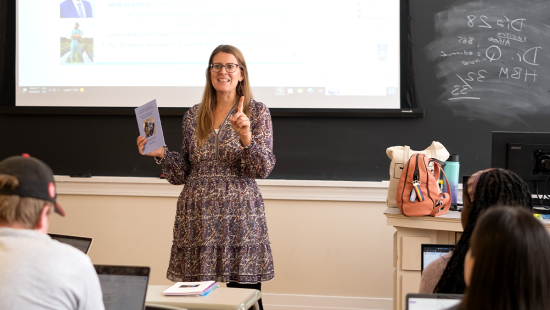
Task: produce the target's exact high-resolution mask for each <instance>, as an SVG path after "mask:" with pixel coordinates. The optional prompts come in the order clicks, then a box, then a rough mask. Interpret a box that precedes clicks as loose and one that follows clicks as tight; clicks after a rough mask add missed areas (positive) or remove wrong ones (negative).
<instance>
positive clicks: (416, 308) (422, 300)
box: [406, 294, 464, 310]
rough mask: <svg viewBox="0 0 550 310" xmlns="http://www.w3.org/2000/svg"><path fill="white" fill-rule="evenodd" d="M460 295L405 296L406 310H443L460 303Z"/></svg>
mask: <svg viewBox="0 0 550 310" xmlns="http://www.w3.org/2000/svg"><path fill="white" fill-rule="evenodd" d="M463 296H464V295H462V294H407V300H406V305H407V307H406V310H443V309H448V308H450V307H452V306H455V305H457V304H459V303H460V301H461V300H462V297H463Z"/></svg>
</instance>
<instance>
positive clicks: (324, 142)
mask: <svg viewBox="0 0 550 310" xmlns="http://www.w3.org/2000/svg"><path fill="white" fill-rule="evenodd" d="M11 2H12V1H6V2H4V3H11ZM547 4H548V1H544V2H543V1H541V2H526V1H498V2H497V1H493V2H489V1H479V2H470V3H468V2H464V1H451V0H414V1H411V2H410V8H409V14H410V23H411V24H410V28H411V30H410V33H409V34H408V36H409V37H410V40H411V46H412V48H411V51H412V60H411V63H410V64H409V65H410V66H411V67H412V68H413V69H414V75H413V76H412V78H413V79H414V83H415V88H416V94H415V96H416V99H417V100H418V102H419V103H420V105H421V107H422V108H424V110H425V117H424V118H402V119H395V118H347V117H286V116H285V117H283V116H274V117H273V126H274V152H275V156H276V158H277V163H276V165H275V169H274V170H273V172H272V174H271V175H270V176H269V178H272V179H295V180H350V181H381V180H388V179H389V165H390V160H389V159H388V158H387V157H386V154H385V150H386V148H387V147H389V146H393V145H405V144H406V145H410V146H411V147H412V148H413V149H424V148H426V147H427V146H429V145H430V143H431V142H432V141H433V140H435V141H440V142H441V143H443V144H444V145H445V146H446V147H447V149H448V150H449V152H451V153H458V154H460V164H461V174H463V175H468V174H472V173H473V172H475V171H477V170H480V169H483V168H486V167H489V166H490V158H491V133H492V131H496V130H498V131H507V130H509V131H550V130H549V128H550V127H549V126H548V121H547V120H548V118H549V116H550V109H548V108H547V106H548V104H549V102H548V85H550V84H549V83H547V82H545V81H546V79H547V77H548V72H547V71H548V70H550V69H548V68H550V67H549V66H548V52H549V48H548V46H547V45H545V44H546V40H547V38H548V36H549V34H550V28H549V27H548V26H547V25H549V24H550V20H548V18H550V14H547V13H544V12H547ZM7 5H8V6H9V5H11V4H7ZM461 8H464V9H465V10H466V11H465V12H464V14H462V13H459V11H457V10H459V9H461ZM6 11H7V13H5V16H7V19H6V20H7V21H6V22H5V25H4V24H3V25H2V26H5V33H6V37H5V38H4V40H5V42H6V44H3V45H2V46H4V47H5V49H4V50H2V53H1V54H0V55H3V57H2V58H0V60H1V61H2V66H0V68H2V69H0V74H1V79H0V81H1V88H0V104H1V105H10V104H11V105H13V100H15V98H14V89H15V84H14V76H15V71H14V67H13V63H14V61H13V60H14V59H15V47H14V42H15V40H14V36H15V28H14V20H13V19H14V18H13V16H15V12H14V7H13V8H8V10H5V11H4V12H6ZM0 12H1V10H0ZM504 13H505V14H504ZM503 14H504V15H506V16H507V17H508V18H509V19H510V20H516V19H522V18H524V19H525V21H524V22H523V26H522V27H523V28H522V33H528V34H527V35H523V34H518V35H521V36H522V37H523V36H525V37H527V39H526V42H521V43H524V44H522V45H519V44H517V43H518V41H514V42H512V41H510V43H511V45H510V46H504V45H499V47H500V48H501V50H502V57H501V59H499V60H494V61H488V60H485V61H483V62H481V63H475V64H472V65H468V66H464V65H462V64H461V61H469V60H474V59H476V58H475V57H473V55H460V54H456V55H453V56H447V57H441V56H440V55H442V54H441V51H443V52H444V53H446V54H450V53H453V52H457V51H461V50H462V51H464V50H472V52H474V50H475V52H478V50H477V49H480V51H483V49H482V46H484V47H485V48H486V49H487V48H488V47H489V46H492V45H498V43H495V42H490V41H487V42H484V44H483V45H482V44H480V47H479V48H478V47H477V41H480V40H483V39H484V38H485V40H487V38H489V37H490V36H493V37H495V39H496V37H497V35H498V33H499V32H503V31H502V29H501V30H497V29H496V28H494V29H492V30H491V29H489V30H490V31H493V32H487V31H488V29H485V28H483V27H478V26H480V25H483V24H481V22H482V19H481V15H484V16H487V19H485V20H486V21H487V22H489V23H490V24H491V25H493V27H495V26H494V25H495V23H496V22H497V19H499V18H501V19H502V15H503ZM0 15H2V14H1V13H0ZM468 15H475V16H476V19H475V27H469V26H468V17H467V16H468ZM544 16H548V18H546V19H545V17H544ZM1 18H2V17H1V16H0V19H1ZM516 25H517V22H516V24H515V25H514V26H516ZM1 30H2V29H1V28H0V31H1ZM503 33H511V34H514V33H515V32H514V31H512V30H508V29H506V30H505V31H504V32H503ZM535 34H538V35H535ZM453 36H455V37H456V38H455V40H456V42H452V40H451V39H453ZM458 36H461V37H465V38H466V39H465V40H466V44H464V43H460V41H459V38H458ZM470 37H473V38H475V40H477V41H476V44H468V41H469V38H470ZM507 39H508V38H507ZM497 40H498V39H497ZM472 42H473V41H472ZM536 42H540V44H539V45H536ZM0 43H2V42H0ZM455 45H456V48H454V47H453V46H455ZM469 45H471V46H472V47H469ZM534 46H540V47H541V48H540V49H538V50H537V59H536V62H537V64H539V65H538V66H534V65H529V64H528V63H526V62H525V61H524V60H523V59H522V62H519V60H518V59H512V57H517V55H516V54H515V53H513V52H515V51H516V50H513V49H512V47H514V48H515V47H517V48H518V51H519V53H520V54H521V51H527V49H529V48H531V47H534ZM491 51H492V50H491ZM320 52H322V51H320ZM476 55H477V54H476ZM490 55H491V54H490ZM530 55H531V54H528V55H527V56H526V60H528V62H533V60H532V59H531V58H529V56H530ZM476 57H481V56H476ZM485 57H487V56H485ZM334 61H337V60H334ZM500 66H506V67H507V68H508V78H507V79H506V78H504V77H503V76H502V75H501V76H500V77H498V75H499V73H500V69H499V67H500ZM514 67H521V68H523V69H524V70H527V69H529V72H528V73H531V72H532V71H531V70H536V74H537V76H536V81H532V80H530V79H531V78H532V77H531V76H528V80H527V82H525V81H524V79H525V75H524V73H525V72H526V71H522V79H515V78H513V77H512V74H514V73H515V71H514ZM535 67H536V68H535ZM533 68H535V69H533ZM365 70H367V69H365ZM472 70H475V72H476V74H478V71H479V70H486V71H487V74H485V79H484V80H483V82H478V81H477V78H478V77H479V76H478V75H476V76H473V75H468V73H469V72H474V71H472ZM361 73H365V72H361ZM456 74H458V75H460V76H461V77H462V78H463V79H465V80H466V82H469V85H470V86H471V87H472V88H473V90H472V89H469V88H467V89H466V91H465V92H466V94H460V96H468V97H470V96H471V97H479V98H480V99H479V100H474V99H472V100H469V101H468V100H462V101H461V100H449V98H452V97H453V95H452V92H453V90H454V89H455V88H454V85H458V84H457V83H459V82H461V80H460V79H458V77H457V76H456ZM482 74H483V72H482ZM470 77H471V79H474V80H475V82H474V81H469V80H467V79H469V78H470ZM470 83H471V84H470ZM460 85H463V84H460ZM459 89H460V91H463V88H459ZM257 99H258V100H260V101H261V100H262V98H257ZM182 100H185V98H182ZM144 102H146V100H144ZM182 115H183V111H182ZM182 115H179V116H176V115H168V116H161V119H162V125H163V129H164V133H165V138H166V143H167V145H168V147H169V148H170V149H172V150H177V149H179V148H180V144H181V140H182V134H181V118H182ZM0 128H1V130H0V158H4V157H7V156H10V155H15V154H20V153H23V152H27V153H30V154H31V155H34V156H36V157H38V158H41V159H43V160H44V161H46V162H47V163H48V164H50V165H51V166H52V168H53V170H54V172H55V173H56V174H60V175H67V174H72V173H88V172H90V173H91V174H92V175H95V176H139V177H152V176H158V175H159V174H160V173H161V170H160V167H159V166H158V165H156V164H155V163H154V161H153V160H152V159H151V158H148V157H144V156H141V155H139V154H138V152H137V148H136V146H135V140H136V137H137V135H138V131H137V126H136V123H135V119H134V117H133V116H132V115H56V114H40V113H38V114H0Z"/></svg>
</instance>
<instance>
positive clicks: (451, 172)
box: [443, 154, 460, 206]
mask: <svg viewBox="0 0 550 310" xmlns="http://www.w3.org/2000/svg"><path fill="white" fill-rule="evenodd" d="M443 171H445V174H446V175H447V180H448V181H449V186H450V187H451V190H450V191H449V192H450V193H451V204H452V205H455V206H456V199H457V198H458V174H459V171H460V163H459V162H458V154H452V155H451V156H449V159H447V161H446V162H445V168H443ZM443 192H447V182H445V180H443Z"/></svg>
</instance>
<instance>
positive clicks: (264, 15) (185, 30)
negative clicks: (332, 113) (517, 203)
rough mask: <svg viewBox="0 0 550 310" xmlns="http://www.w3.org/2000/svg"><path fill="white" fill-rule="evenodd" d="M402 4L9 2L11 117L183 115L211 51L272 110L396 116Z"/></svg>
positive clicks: (375, 0)
mask: <svg viewBox="0 0 550 310" xmlns="http://www.w3.org/2000/svg"><path fill="white" fill-rule="evenodd" d="M399 40H400V38H399V0H384V1H379V0H353V1H349V0H330V1H328V0H327V1H307V0H298V1H296V0H293V1H288V0H280V1H276V2H274V1H263V0H234V1H225V0H224V1H221V0H201V1H194V0H193V1H186V0H158V1H155V0H149V1H141V0H113V1H111V0H101V1H99V0H55V1H38V0H18V3H17V89H16V91H17V103H16V104H17V105H18V106H62V107H69V106H71V107H137V106H140V105H142V104H144V103H146V102H149V101H151V100H152V99H157V103H158V105H159V107H191V106H193V105H195V104H196V103H198V102H199V101H200V100H201V96H202V92H203V89H204V85H205V72H206V70H207V67H208V63H207V62H208V58H209V56H210V53H211V52H212V50H213V49H214V48H215V47H216V46H218V45H220V44H231V45H234V46H236V47H238V48H239V49H240V50H241V51H242V52H243V54H244V56H245V58H246V61H247V67H248V72H249V79H250V83H251V85H252V86H253V92H254V98H255V99H256V100H258V101H262V102H264V103H265V104H267V106H268V107H270V108H336V109H342V108H344V109H345V108H355V109H357V108H360V109H394V108H395V109H398V108H400V84H399V82H400V77H399V75H400V71H399V68H400V55H399V48H400V47H399Z"/></svg>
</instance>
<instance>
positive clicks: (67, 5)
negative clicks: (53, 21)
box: [59, 0, 94, 18]
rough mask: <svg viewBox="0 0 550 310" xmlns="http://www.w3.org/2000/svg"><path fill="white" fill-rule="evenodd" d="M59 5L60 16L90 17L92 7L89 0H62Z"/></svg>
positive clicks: (91, 15)
mask: <svg viewBox="0 0 550 310" xmlns="http://www.w3.org/2000/svg"><path fill="white" fill-rule="evenodd" d="M59 6H60V9H61V11H60V17H61V18H92V17H94V15H93V9H92V5H91V4H90V2H89V1H85V0H64V1H62V2H61V4H60V5H59Z"/></svg>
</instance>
